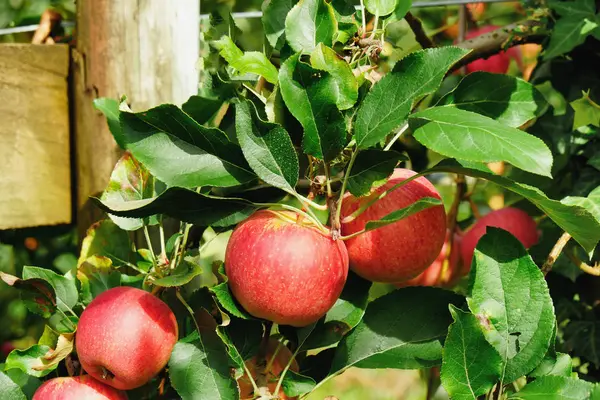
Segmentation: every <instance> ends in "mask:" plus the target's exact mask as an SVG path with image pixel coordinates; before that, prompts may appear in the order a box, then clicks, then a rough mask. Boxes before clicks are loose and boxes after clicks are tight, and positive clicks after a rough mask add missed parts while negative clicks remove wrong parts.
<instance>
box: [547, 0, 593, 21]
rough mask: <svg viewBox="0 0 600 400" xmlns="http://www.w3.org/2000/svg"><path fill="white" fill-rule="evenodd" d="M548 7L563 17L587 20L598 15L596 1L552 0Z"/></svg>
mask: <svg viewBox="0 0 600 400" xmlns="http://www.w3.org/2000/svg"><path fill="white" fill-rule="evenodd" d="M548 5H549V6H550V8H551V9H553V10H554V11H556V13H557V14H558V15H560V16H562V17H572V18H585V17H589V16H590V15H591V16H593V15H594V14H596V6H595V4H594V0H574V1H559V0H550V1H549V2H548Z"/></svg>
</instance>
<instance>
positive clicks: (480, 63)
mask: <svg viewBox="0 0 600 400" xmlns="http://www.w3.org/2000/svg"><path fill="white" fill-rule="evenodd" d="M499 28H500V27H499V26H495V25H488V26H484V27H482V28H479V29H474V30H472V31H470V32H469V33H467V35H466V37H465V38H466V39H467V40H468V39H473V38H476V37H477V36H480V35H483V34H485V33H489V32H492V31H495V30H496V29H499ZM513 58H514V59H516V60H517V62H519V63H520V54H519V51H518V50H517V49H516V48H514V47H512V48H510V49H508V50H507V51H501V52H500V53H498V54H494V55H492V56H490V57H488V58H485V59H483V58H482V59H479V60H475V61H473V62H471V63H469V64H467V66H466V69H467V72H468V73H471V72H475V71H485V72H491V73H494V74H505V73H506V72H507V71H508V67H509V66H510V60H511V59H513Z"/></svg>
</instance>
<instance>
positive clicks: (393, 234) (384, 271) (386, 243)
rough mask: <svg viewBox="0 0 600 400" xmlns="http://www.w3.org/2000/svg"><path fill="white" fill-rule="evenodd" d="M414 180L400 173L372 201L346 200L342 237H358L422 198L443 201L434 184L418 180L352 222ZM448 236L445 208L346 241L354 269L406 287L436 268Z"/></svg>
mask: <svg viewBox="0 0 600 400" xmlns="http://www.w3.org/2000/svg"><path fill="white" fill-rule="evenodd" d="M415 174H416V173H415V172H414V171H411V170H408V169H402V168H397V169H396V170H395V171H394V173H393V174H392V176H391V177H390V179H389V180H388V182H387V183H386V184H385V185H383V186H380V187H379V188H377V189H375V190H374V191H373V192H372V193H371V194H370V195H368V196H365V197H360V198H356V197H354V196H352V195H350V194H347V195H346V197H345V199H344V201H343V203H342V210H341V213H342V217H343V219H342V234H343V235H344V236H347V235H351V234H353V233H356V232H359V231H361V230H362V229H363V228H364V227H365V225H366V224H367V222H368V221H375V220H379V219H381V218H383V217H385V216H386V215H388V214H389V213H391V212H392V211H395V210H398V209H400V208H404V207H407V206H409V205H411V204H412V203H414V202H415V201H417V200H419V199H421V198H423V197H434V198H436V199H440V194H439V193H438V191H437V190H436V189H435V187H434V186H433V185H432V184H431V182H429V181H428V180H427V179H425V178H424V177H419V178H417V179H415V180H412V181H410V182H408V183H406V184H405V185H403V186H401V187H399V188H397V189H395V190H393V191H391V192H389V193H388V194H387V195H386V196H385V197H383V198H382V199H380V200H378V201H376V202H375V203H373V204H372V205H371V206H369V207H368V208H367V209H366V210H365V211H364V212H363V213H362V214H360V215H359V216H358V217H356V218H354V219H353V220H350V221H349V220H348V217H349V216H350V215H351V214H352V213H353V212H354V211H356V210H357V209H359V208H360V207H361V206H362V205H365V204H367V203H368V202H370V201H371V200H372V199H373V198H375V197H377V196H378V195H379V194H381V193H383V192H384V191H386V190H388V189H390V188H391V187H392V186H395V185H396V184H398V183H400V182H403V181H404V180H406V179H407V178H410V177H411V176H413V175H415ZM344 219H345V220H346V221H344ZM445 236H446V213H445V212H444V206H442V205H439V206H434V207H430V208H428V209H425V210H423V211H419V212H418V213H416V214H413V215H411V216H409V217H407V218H404V219H402V220H400V221H397V222H394V223H392V224H390V225H387V226H384V227H382V228H378V229H375V230H372V231H368V232H365V233H363V234H360V235H358V236H355V237H353V238H351V239H348V240H347V241H346V247H347V248H348V255H349V256H350V268H351V269H352V270H353V271H354V272H356V273H357V274H358V275H360V276H362V277H363V278H365V279H368V280H371V281H374V282H389V283H394V282H402V281H406V280H408V279H411V278H414V277H415V276H417V275H419V274H420V273H421V272H423V271H425V269H426V268H427V267H428V266H430V265H431V263H433V261H434V260H435V259H436V258H437V256H438V255H439V254H440V250H441V249H442V246H443V245H444V239H445Z"/></svg>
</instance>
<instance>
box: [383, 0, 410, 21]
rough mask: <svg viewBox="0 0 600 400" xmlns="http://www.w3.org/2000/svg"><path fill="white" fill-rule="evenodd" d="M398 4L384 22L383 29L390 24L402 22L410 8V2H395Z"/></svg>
mask: <svg viewBox="0 0 600 400" xmlns="http://www.w3.org/2000/svg"><path fill="white" fill-rule="evenodd" d="M397 2H398V4H397V5H396V8H395V9H394V12H393V13H392V15H390V16H389V17H387V18H386V19H385V22H384V24H385V25H384V27H385V26H387V25H389V24H391V23H392V22H398V21H402V19H403V18H404V16H405V15H406V13H407V12H408V11H409V10H410V8H411V7H412V0H397Z"/></svg>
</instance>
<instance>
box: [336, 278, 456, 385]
mask: <svg viewBox="0 0 600 400" xmlns="http://www.w3.org/2000/svg"><path fill="white" fill-rule="evenodd" d="M463 301H464V299H463V298H462V297H461V296H458V295H456V294H454V293H452V292H449V291H446V290H442V289H437V288H430V287H410V288H404V289H400V290H396V291H394V292H391V293H389V294H387V295H384V296H382V297H379V298H378V299H376V300H374V301H373V302H371V303H370V304H369V306H368V307H367V311H366V313H365V316H364V317H363V320H362V321H361V322H360V323H359V324H358V326H357V327H356V328H355V329H354V330H353V331H352V332H350V334H348V335H347V336H346V337H344V339H343V340H342V341H341V342H340V345H339V346H338V347H337V349H336V352H335V356H334V359H333V364H332V367H331V374H338V373H341V372H343V371H344V370H346V369H347V368H349V367H353V366H354V367H359V368H400V369H417V368H425V367H432V366H434V365H439V364H440V362H441V358H442V342H443V340H444V338H445V337H446V334H447V331H448V326H449V325H450V323H451V318H450V313H449V312H448V305H449V304H455V305H460V304H461V303H463Z"/></svg>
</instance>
